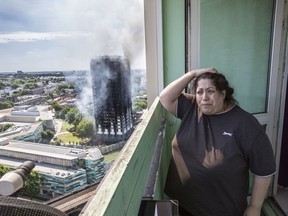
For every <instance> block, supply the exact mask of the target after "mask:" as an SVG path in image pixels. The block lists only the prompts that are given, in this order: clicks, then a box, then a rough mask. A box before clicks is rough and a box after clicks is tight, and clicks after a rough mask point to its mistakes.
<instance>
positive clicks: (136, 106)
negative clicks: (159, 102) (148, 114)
mask: <svg viewBox="0 0 288 216" xmlns="http://www.w3.org/2000/svg"><path fill="white" fill-rule="evenodd" d="M146 108H147V100H146V99H142V98H140V99H137V100H135V101H134V103H133V110H134V111H135V112H139V111H142V110H144V109H146Z"/></svg>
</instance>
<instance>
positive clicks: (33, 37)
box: [0, 32, 89, 43]
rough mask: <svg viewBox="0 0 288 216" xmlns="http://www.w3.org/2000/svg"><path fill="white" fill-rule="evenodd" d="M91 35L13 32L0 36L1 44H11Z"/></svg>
mask: <svg viewBox="0 0 288 216" xmlns="http://www.w3.org/2000/svg"><path fill="white" fill-rule="evenodd" d="M87 36H89V33H83V32H12V33H6V34H0V43H9V42H31V41H39V40H42V41H45V40H57V39H60V38H79V37H87Z"/></svg>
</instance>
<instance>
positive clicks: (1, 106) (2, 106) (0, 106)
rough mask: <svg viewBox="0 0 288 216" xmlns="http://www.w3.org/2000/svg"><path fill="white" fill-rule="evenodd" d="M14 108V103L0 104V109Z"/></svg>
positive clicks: (5, 102)
mask: <svg viewBox="0 0 288 216" xmlns="http://www.w3.org/2000/svg"><path fill="white" fill-rule="evenodd" d="M13 106H14V103H13V102H11V101H4V102H0V109H8V108H11V107H13Z"/></svg>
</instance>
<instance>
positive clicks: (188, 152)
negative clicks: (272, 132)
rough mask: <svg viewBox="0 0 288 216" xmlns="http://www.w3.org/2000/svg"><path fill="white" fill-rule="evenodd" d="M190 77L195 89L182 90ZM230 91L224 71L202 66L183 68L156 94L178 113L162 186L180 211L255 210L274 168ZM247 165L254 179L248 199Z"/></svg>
mask: <svg viewBox="0 0 288 216" xmlns="http://www.w3.org/2000/svg"><path fill="white" fill-rule="evenodd" d="M193 79H195V81H194V88H193V90H194V92H195V94H193V95H188V94H184V93H182V91H183V90H184V89H185V88H186V87H187V85H188V84H189V83H190V82H191V81H192V80H193ZM233 92H234V90H233V88H231V87H230V86H229V83H228V81H227V80H226V78H225V76H223V75H222V74H220V73H218V72H217V71H216V69H213V68H204V69H198V70H193V71H190V72H188V73H186V74H185V75H183V76H182V77H180V78H178V79H177V80H175V81H173V82H172V83H170V84H169V85H168V86H167V87H166V88H165V89H164V90H163V91H162V92H161V94H160V101H161V103H162V105H163V106H164V108H165V109H166V110H167V111H169V112H170V113H172V114H173V115H175V116H176V117H178V118H180V119H181V124H180V127H179V129H178V131H177V133H176V136H175V138H174V140H173V141H172V155H173V157H172V160H171V164H170V168H169V172H168V176H167V180H166V188H165V192H166V193H167V195H169V196H170V197H171V198H172V199H176V200H178V201H179V205H180V214H181V215H182V216H183V215H194V216H243V215H244V216H260V212H261V206H262V204H263V201H264V198H265V194H266V192H267V190H268V187H269V184H270V182H271V179H272V175H273V174H274V173H275V161H274V156H273V150H272V148H271V144H270V141H269V139H268V137H267V135H266V133H265V131H264V129H263V127H262V126H261V125H260V124H259V122H258V121H257V120H256V119H255V118H254V117H253V116H252V115H251V114H249V113H248V112H246V111H244V110H242V109H241V108H240V107H239V106H238V105H237V104H236V103H235V100H234V98H233ZM249 170H250V171H251V172H252V173H253V180H254V183H253V189H252V195H251V200H250V202H249V205H247V196H248V187H249Z"/></svg>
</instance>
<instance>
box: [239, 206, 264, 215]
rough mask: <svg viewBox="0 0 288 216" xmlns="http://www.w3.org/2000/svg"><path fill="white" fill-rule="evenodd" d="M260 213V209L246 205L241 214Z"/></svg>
mask: <svg viewBox="0 0 288 216" xmlns="http://www.w3.org/2000/svg"><path fill="white" fill-rule="evenodd" d="M260 214H261V209H259V208H255V207H253V206H248V207H247V209H246V210H245V212H244V214H243V216H260Z"/></svg>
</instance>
